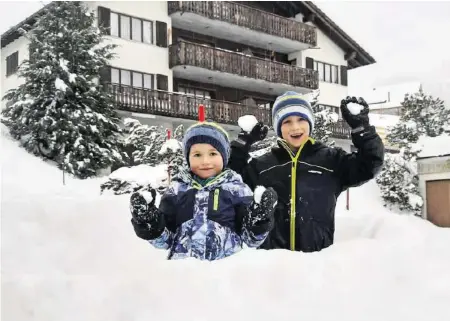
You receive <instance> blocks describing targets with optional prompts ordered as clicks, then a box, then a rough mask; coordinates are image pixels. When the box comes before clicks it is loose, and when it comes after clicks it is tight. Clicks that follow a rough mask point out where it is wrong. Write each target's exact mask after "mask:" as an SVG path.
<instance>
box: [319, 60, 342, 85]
mask: <svg viewBox="0 0 450 321" xmlns="http://www.w3.org/2000/svg"><path fill="white" fill-rule="evenodd" d="M319 64H321V67H322V72H323V77H324V78H323V79H321V78H320V72H319ZM326 66H329V67H330V69H329V75H328V76H329V80H328V79H327V73H326ZM333 68H334V70H335V72H336V77H335V78H336V79H334V80H333ZM314 70H315V71H317V72H318V73H319V81H323V82H327V83H330V84H339V66H338V65H334V64H330V63H327V62H323V61H320V60H314Z"/></svg>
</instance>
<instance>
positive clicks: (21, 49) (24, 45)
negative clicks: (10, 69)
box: [0, 37, 29, 109]
mask: <svg viewBox="0 0 450 321" xmlns="http://www.w3.org/2000/svg"><path fill="white" fill-rule="evenodd" d="M28 44H29V40H28V39H27V38H25V37H20V38H19V39H17V40H15V41H14V42H12V43H10V44H9V45H7V46H6V47H5V48H2V51H1V55H0V57H1V61H2V64H1V68H0V72H1V74H2V76H1V79H2V82H1V84H0V97H3V95H4V94H5V93H6V92H7V91H8V90H10V89H13V88H16V87H18V86H20V85H21V84H22V83H23V82H24V79H23V78H19V77H18V75H17V72H16V73H15V74H12V75H9V76H6V58H7V57H8V56H10V55H11V54H13V53H14V52H16V51H17V52H18V56H19V66H20V64H21V63H22V61H24V60H25V59H28ZM5 107H6V102H5V101H3V100H2V101H1V108H2V109H3V108H5Z"/></svg>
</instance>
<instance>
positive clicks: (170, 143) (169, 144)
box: [159, 138, 181, 155]
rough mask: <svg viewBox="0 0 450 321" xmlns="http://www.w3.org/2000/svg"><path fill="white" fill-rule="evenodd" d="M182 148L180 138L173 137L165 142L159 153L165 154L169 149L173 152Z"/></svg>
mask: <svg viewBox="0 0 450 321" xmlns="http://www.w3.org/2000/svg"><path fill="white" fill-rule="evenodd" d="M179 149H181V144H180V142H179V141H178V140H176V139H174V138H171V139H168V140H167V141H165V142H164V144H163V145H162V146H161V149H160V151H159V154H160V155H162V154H165V153H167V151H168V150H171V151H172V152H176V151H177V150H179Z"/></svg>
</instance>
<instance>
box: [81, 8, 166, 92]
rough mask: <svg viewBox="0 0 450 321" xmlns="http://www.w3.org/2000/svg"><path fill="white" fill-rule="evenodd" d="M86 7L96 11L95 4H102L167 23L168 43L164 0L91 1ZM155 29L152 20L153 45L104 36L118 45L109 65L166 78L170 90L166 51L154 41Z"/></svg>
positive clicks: (129, 13)
mask: <svg viewBox="0 0 450 321" xmlns="http://www.w3.org/2000/svg"><path fill="white" fill-rule="evenodd" d="M87 4H88V6H89V7H90V8H92V9H93V10H95V13H96V14H98V10H97V8H98V6H102V7H105V8H108V9H110V10H111V11H114V12H117V13H123V14H126V15H130V16H132V17H136V18H142V19H146V20H150V21H153V22H155V21H162V22H165V23H167V29H168V38H169V39H168V44H171V36H170V34H171V32H170V30H171V28H172V22H171V18H170V17H169V16H168V14H167V1H93V2H87ZM155 32H156V28H155V23H153V44H146V43H141V42H137V41H133V40H126V39H122V38H119V37H114V36H107V39H108V40H109V41H111V43H113V44H116V45H118V47H117V48H116V49H115V52H116V54H117V56H116V58H115V59H113V60H112V61H111V66H113V67H117V68H123V69H129V70H134V71H140V72H144V73H149V74H155V75H156V74H161V75H166V76H167V77H168V90H169V91H172V88H173V84H172V70H171V69H170V68H169V54H168V50H167V48H162V47H158V46H156V44H155V39H156V34H155Z"/></svg>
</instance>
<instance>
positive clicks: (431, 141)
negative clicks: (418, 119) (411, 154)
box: [417, 134, 450, 158]
mask: <svg viewBox="0 0 450 321" xmlns="http://www.w3.org/2000/svg"><path fill="white" fill-rule="evenodd" d="M417 145H418V148H420V149H421V152H420V153H419V155H418V157H421V158H423V157H433V156H444V155H450V136H449V135H445V134H443V135H440V136H437V137H425V136H422V137H420V139H419V141H418V142H417Z"/></svg>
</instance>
